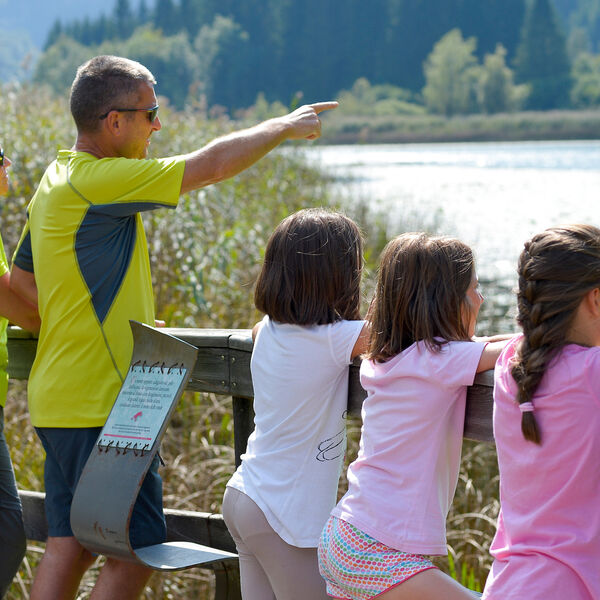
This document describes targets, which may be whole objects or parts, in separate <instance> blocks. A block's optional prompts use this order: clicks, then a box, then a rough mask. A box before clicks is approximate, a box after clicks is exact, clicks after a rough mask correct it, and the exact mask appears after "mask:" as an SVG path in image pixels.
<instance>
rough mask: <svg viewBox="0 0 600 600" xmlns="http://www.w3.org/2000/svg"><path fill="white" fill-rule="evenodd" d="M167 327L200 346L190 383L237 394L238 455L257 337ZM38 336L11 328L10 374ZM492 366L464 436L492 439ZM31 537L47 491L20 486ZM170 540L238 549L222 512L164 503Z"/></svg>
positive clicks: (27, 358) (18, 370)
mask: <svg viewBox="0 0 600 600" xmlns="http://www.w3.org/2000/svg"><path fill="white" fill-rule="evenodd" d="M162 331H165V332H166V333H169V334H171V335H174V336H176V337H178V338H180V339H182V340H184V341H186V342H188V343H190V344H192V345H194V346H196V347H197V348H198V359H197V361H196V365H195V367H194V370H193V372H192V376H191V378H190V380H189V383H188V386H187V389H188V390H190V391H198V392H213V393H216V394H223V395H228V396H232V398H233V419H234V444H235V461H236V465H239V461H240V456H241V454H242V453H243V452H244V450H245V448H246V442H247V440H248V436H249V435H250V433H251V432H252V430H253V428H254V412H253V409H252V398H253V395H254V391H253V387H252V378H251V375H250V356H251V354H252V339H251V336H250V331H249V330H245V329H234V330H232V329H174V328H166V329H164V330H162ZM36 347H37V339H36V338H35V336H33V335H32V334H31V333H29V332H26V331H22V330H20V329H18V328H9V331H8V355H9V364H8V371H9V376H10V377H11V378H13V379H27V378H28V376H29V372H30V370H31V365H32V363H33V359H34V357H35V351H36ZM359 364H360V363H359V361H355V363H354V364H353V365H352V366H351V367H350V385H349V392H348V412H349V413H350V414H351V415H353V416H360V411H361V407H362V403H363V400H364V398H365V396H366V394H365V391H364V390H363V388H362V387H361V385H360V381H359ZM492 375H493V373H492V371H487V372H485V373H481V374H479V375H478V376H477V377H476V379H475V384H474V385H473V386H472V387H470V388H469V390H468V394H467V410H466V416H465V433H464V435H465V437H466V438H469V439H475V440H480V441H493V435H492V394H491V388H492V379H493V378H492ZM20 496H21V500H22V502H23V513H24V520H25V529H26V533H27V538H28V539H30V540H35V541H41V542H43V541H45V540H46V537H47V533H48V532H47V525H46V519H45V516H44V506H43V505H44V494H42V493H40V492H32V491H20ZM165 515H166V518H167V538H168V540H186V541H191V542H196V543H198V544H203V545H206V546H212V547H214V548H219V549H221V550H227V551H230V552H235V544H234V543H233V540H232V539H231V536H230V535H229V532H228V531H227V528H226V527H225V523H224V522H223V517H222V516H221V515H217V514H208V513H201V512H192V511H181V510H170V509H168V508H167V509H165ZM215 576H216V592H215V599H216V600H239V599H240V598H241V596H240V592H239V569H238V568H237V566H236V567H227V568H226V569H224V570H222V571H218V570H217V571H215Z"/></svg>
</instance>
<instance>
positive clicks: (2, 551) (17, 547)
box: [0, 146, 40, 598]
mask: <svg viewBox="0 0 600 600" xmlns="http://www.w3.org/2000/svg"><path fill="white" fill-rule="evenodd" d="M10 165H11V162H10V160H9V159H8V157H7V156H5V155H4V150H3V149H2V147H1V146H0V196H4V195H5V194H6V193H7V191H8V173H7V169H8V167H10ZM0 315H2V316H0V598H3V597H4V595H5V593H6V591H7V590H8V588H9V586H10V584H11V581H12V580H13V578H14V576H15V574H16V572H17V570H18V568H19V565H20V564H21V560H22V559H23V556H24V555H25V548H26V545H27V542H26V539H25V529H24V527H23V514H22V510H21V502H20V500H19V495H18V493H17V484H16V482H15V475H14V471H13V467H12V463H11V461H10V454H9V451H8V446H7V443H6V437H5V436H4V405H5V403H6V390H7V387H8V373H7V370H6V369H7V367H8V352H7V349H6V328H7V326H8V319H10V320H11V321H12V322H13V323H16V324H18V325H20V326H21V327H24V328H26V329H29V330H31V331H37V330H38V329H39V327H40V320H39V316H38V314H37V309H36V308H35V306H33V305H32V304H30V303H29V302H26V301H25V300H23V299H22V298H19V297H18V296H17V295H16V294H15V293H14V292H13V291H12V290H11V289H10V274H9V270H8V263H7V261H6V255H5V254H4V246H3V244H2V238H0ZM7 317H8V319H7Z"/></svg>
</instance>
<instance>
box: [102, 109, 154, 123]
mask: <svg viewBox="0 0 600 600" xmlns="http://www.w3.org/2000/svg"><path fill="white" fill-rule="evenodd" d="M113 111H116V112H145V113H148V120H149V121H150V123H154V120H155V119H156V115H157V114H158V104H157V105H156V106H153V107H152V108H111V109H110V110H109V111H108V112H106V113H104V114H103V115H102V116H101V117H98V118H99V119H100V120H102V119H106V117H108V115H109V114H110V113H111V112H113Z"/></svg>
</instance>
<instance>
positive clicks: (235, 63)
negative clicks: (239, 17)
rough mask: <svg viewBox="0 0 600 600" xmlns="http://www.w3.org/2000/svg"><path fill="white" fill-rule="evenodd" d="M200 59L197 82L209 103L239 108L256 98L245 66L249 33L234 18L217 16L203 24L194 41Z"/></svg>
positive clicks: (248, 71)
mask: <svg viewBox="0 0 600 600" xmlns="http://www.w3.org/2000/svg"><path fill="white" fill-rule="evenodd" d="M194 49H195V50H196V56H198V60H199V81H200V86H201V88H200V89H201V90H202V91H203V92H204V93H205V95H206V98H207V102H208V105H209V106H212V105H215V104H220V105H223V106H226V107H233V108H240V107H245V106H249V105H250V104H252V102H253V101H254V98H255V97H256V91H255V88H254V86H253V82H252V78H253V73H252V71H251V70H250V69H248V68H246V65H245V64H244V61H243V57H245V56H248V54H249V51H248V34H247V33H246V32H245V31H244V30H243V29H242V28H241V26H240V25H239V24H238V23H236V22H235V21H234V20H232V19H230V18H228V17H222V16H220V15H217V16H216V17H215V20H214V21H213V23H212V25H204V26H203V27H202V28H201V29H200V32H199V33H198V35H197V37H196V40H195V42H194Z"/></svg>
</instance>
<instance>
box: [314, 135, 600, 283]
mask: <svg viewBox="0 0 600 600" xmlns="http://www.w3.org/2000/svg"><path fill="white" fill-rule="evenodd" d="M309 156H310V157H311V158H312V159H314V160H315V161H317V162H318V163H319V164H320V165H321V166H322V167H324V168H325V169H326V171H328V172H330V173H332V174H333V175H335V177H336V179H337V183H336V189H337V191H338V192H339V193H340V194H342V195H349V196H351V197H362V198H364V199H365V200H366V201H367V202H368V204H369V205H370V206H371V207H373V208H374V209H376V210H381V211H383V212H384V213H385V214H386V215H387V219H388V223H389V231H388V233H389V235H390V236H393V235H395V234H397V233H400V232H401V231H405V230H407V229H421V228H429V229H435V230H436V231H437V232H440V233H446V234H449V235H455V236H458V237H459V238H461V239H462V240H464V241H465V242H466V243H468V244H470V245H471V246H472V247H473V249H474V250H475V253H476V256H477V259H478V270H479V271H480V275H481V276H482V277H485V278H493V279H501V280H503V279H507V278H508V279H511V280H514V271H515V266H516V260H517V257H518V255H519V253H520V251H521V248H522V245H523V242H524V241H525V240H526V239H527V238H528V237H530V236H531V235H532V234H534V233H536V232H538V231H541V230H542V229H545V228H546V227H551V226H553V225H558V224H562V223H569V222H570V223H573V222H588V223H593V224H595V225H598V226H600V200H599V194H600V141H568V142H514V143H504V142H503V143H461V144H406V145H364V146H360V145H355V146H319V147H315V148H313V149H311V150H310V153H309Z"/></svg>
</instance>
